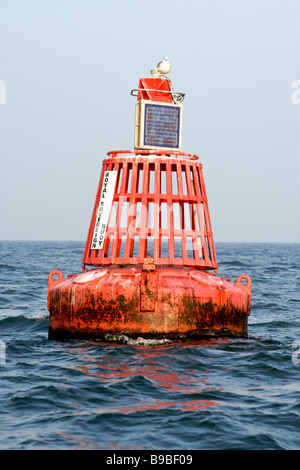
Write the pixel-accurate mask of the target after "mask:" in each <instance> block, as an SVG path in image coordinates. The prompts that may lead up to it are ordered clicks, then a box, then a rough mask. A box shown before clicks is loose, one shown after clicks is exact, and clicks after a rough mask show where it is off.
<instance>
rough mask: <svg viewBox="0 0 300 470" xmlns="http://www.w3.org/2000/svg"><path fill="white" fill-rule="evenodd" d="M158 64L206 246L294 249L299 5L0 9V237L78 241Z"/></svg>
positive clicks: (79, 4) (10, 2)
mask: <svg viewBox="0 0 300 470" xmlns="http://www.w3.org/2000/svg"><path fill="white" fill-rule="evenodd" d="M164 56H168V58H169V61H170V63H171V67H172V70H171V72H170V74H169V78H170V79H171V80H172V84H173V88H174V89H175V91H177V92H181V93H185V99H184V101H183V124H182V151H183V152H187V153H195V154H197V155H199V160H200V161H201V162H202V164H203V173H204V179H205V184H206V191H207V196H208V204H209V210H210V216H211V223H212V229H213V234H214V240H215V242H276V243H277V242H279V243H289V242H292V243H293V242H300V2H299V1H289V0H276V1H272V0H260V1H259V0H251V1H247V0H232V1H227V0H219V1H213V0H208V1H206V0H193V1H192V0H183V1H182V0H177V1H176V0H169V1H168V0H159V1H158V0H151V1H147V0H137V1H130V0H109V1H102V0H0V197H1V202H0V239H2V240H70V241H73V240H74V241H75V240H82V241H84V240H86V237H87V233H88V228H89V224H90V218H91V215H92V210H93V206H94V202H95V196H96V192H97V187H98V182H99V177H100V172H101V167H102V161H103V159H104V158H105V157H106V154H107V152H109V151H110V150H121V149H124V150H127V149H132V148H133V147H134V123H135V100H136V98H135V97H133V96H131V90H132V89H136V88H137V87H138V81H139V78H143V77H150V70H151V69H152V68H154V67H155V66H156V65H157V63H158V62H159V61H160V60H162V59H163V57H164Z"/></svg>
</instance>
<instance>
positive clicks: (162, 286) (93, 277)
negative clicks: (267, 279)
mask: <svg viewBox="0 0 300 470" xmlns="http://www.w3.org/2000/svg"><path fill="white" fill-rule="evenodd" d="M168 67H169V66H168V65H167V64H166V62H165V61H164V62H163V63H162V65H161V66H160V65H158V67H157V68H156V69H154V70H152V71H151V74H152V76H151V77H150V78H141V79H140V80H139V85H138V89H136V90H132V92H131V94H132V95H133V96H136V97H137V100H136V122H135V145H134V149H133V150H121V151H110V152H108V154H107V157H108V158H106V159H105V160H104V161H103V165H102V171H101V175H100V181H99V186H98V190H97V195H96V200H95V205H94V209H93V213H92V217H91V222H90V227H89V231H88V236H87V241H86V246H85V250H84V255H83V267H82V272H81V273H79V274H71V275H69V276H68V277H67V279H65V278H64V276H63V275H62V273H61V272H60V271H52V272H51V273H50V275H49V281H48V309H49V312H50V323H49V338H50V339H68V338H75V339H80V338H85V339H89V338H90V339H101V340H112V341H117V340H118V338H120V337H122V336H123V335H127V336H130V337H133V338H134V337H138V336H142V337H145V338H153V337H154V338H174V339H182V338H186V337H195V338H196V337H203V336H211V335H214V336H222V335H225V336H230V335H235V336H236V335H238V336H245V335H247V317H248V315H249V313H250V302H251V280H250V278H249V277H248V276H246V275H241V276H239V277H238V279H237V280H236V281H235V283H233V282H232V281H231V279H228V278H219V277H217V269H218V264H217V259H216V253H215V246H214V240H213V232H212V227H211V220H210V214H209V208H208V200H207V195H206V189H205V184H204V178H203V172H202V164H201V163H200V162H199V158H198V156H197V155H195V154H189V153H183V152H182V151H181V129H182V101H183V99H184V94H183V93H176V92H175V91H174V90H173V86H172V83H171V81H170V79H169V78H168V77H167V76H166V75H165V74H166V73H167V72H166V70H168ZM162 70H163V74H162Z"/></svg>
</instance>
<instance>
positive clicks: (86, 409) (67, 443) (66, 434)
mask: <svg viewBox="0 0 300 470" xmlns="http://www.w3.org/2000/svg"><path fill="white" fill-rule="evenodd" d="M83 249H84V243H80V242H78V243H76V242H75V243H74V242H70V243H67V242H2V243H1V312H0V386H1V389H0V405H1V406H0V448H1V449H17V450H18V449H70V450H71V449H106V450H118V449H129V450H132V449H139V450H142V449H152V450H153V449H168V450H178V449H179V450H180V449H181V450H187V449H190V450H194V449H200V450H201V449H208V450H214V449H216V450H220V449H251V450H254V449H287V450H289V449H290V450H292V449H299V448H300V363H299V362H300V295H299V291H300V288H299V286H300V272H299V267H300V245H299V244H216V252H217V258H218V262H219V272H218V275H220V276H224V277H231V278H232V279H233V281H235V279H236V278H237V277H238V276H239V275H240V274H248V275H249V276H250V277H251V279H252V307H251V314H250V317H249V337H248V338H243V339H240V338H230V339H226V338H222V339H217V338H214V339H206V340H201V341H200V340H199V341H196V342H195V341H194V342H185V343H178V342H174V343H171V342H170V343H166V344H149V343H147V341H145V343H144V344H143V343H142V342H141V341H139V342H138V341H130V340H129V341H128V342H127V344H112V343H99V342H93V341H66V342H59V341H49V340H48V322H49V314H48V311H47V279H48V274H49V272H50V271H51V270H53V269H59V270H60V271H62V273H63V274H64V276H66V275H68V274H71V273H76V272H77V273H79V272H80V271H81V259H82V255H83ZM298 353H299V354H298Z"/></svg>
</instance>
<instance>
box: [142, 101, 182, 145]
mask: <svg viewBox="0 0 300 470" xmlns="http://www.w3.org/2000/svg"><path fill="white" fill-rule="evenodd" d="M181 112H182V105H173V104H170V105H169V104H158V103H149V101H148V102H146V101H142V100H141V101H139V102H138V103H137V129H136V147H138V148H141V149H142V148H151V149H153V148H161V149H173V150H180V147H181Z"/></svg>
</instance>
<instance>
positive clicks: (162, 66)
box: [151, 57, 171, 77]
mask: <svg viewBox="0 0 300 470" xmlns="http://www.w3.org/2000/svg"><path fill="white" fill-rule="evenodd" d="M170 70H171V65H170V62H169V59H168V57H164V59H163V60H162V61H161V62H159V63H158V64H157V66H156V67H155V69H152V70H151V75H152V77H160V76H161V75H166V74H167V73H169V72H170Z"/></svg>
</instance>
